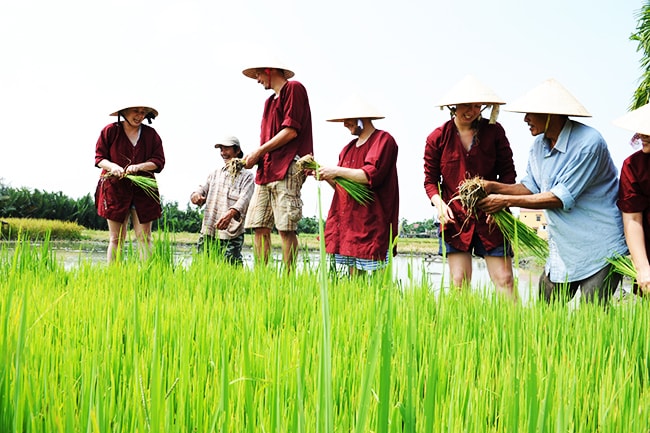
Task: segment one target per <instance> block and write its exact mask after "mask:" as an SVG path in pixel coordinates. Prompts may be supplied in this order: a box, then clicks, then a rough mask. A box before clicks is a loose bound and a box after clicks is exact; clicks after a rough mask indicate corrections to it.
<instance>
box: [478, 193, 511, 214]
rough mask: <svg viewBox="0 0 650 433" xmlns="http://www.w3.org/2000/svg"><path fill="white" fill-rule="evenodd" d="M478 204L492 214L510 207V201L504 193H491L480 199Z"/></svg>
mask: <svg viewBox="0 0 650 433" xmlns="http://www.w3.org/2000/svg"><path fill="white" fill-rule="evenodd" d="M477 205H478V208H479V209H481V210H482V211H483V212H485V213H486V214H492V213H495V212H499V211H500V210H501V209H505V208H506V207H508V202H507V201H506V199H505V196H503V195H500V194H490V195H488V196H487V197H485V198H484V199H481V200H479V202H478V203H477Z"/></svg>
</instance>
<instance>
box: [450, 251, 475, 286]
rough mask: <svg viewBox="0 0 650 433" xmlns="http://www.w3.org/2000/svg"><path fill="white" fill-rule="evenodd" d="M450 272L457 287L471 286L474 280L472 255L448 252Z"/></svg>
mask: <svg viewBox="0 0 650 433" xmlns="http://www.w3.org/2000/svg"><path fill="white" fill-rule="evenodd" d="M447 262H448V263H449V273H450V274H451V281H452V283H453V284H454V286H455V287H458V288H463V287H465V286H469V284H470V282H471V281H472V255H471V254H470V253H449V254H447Z"/></svg>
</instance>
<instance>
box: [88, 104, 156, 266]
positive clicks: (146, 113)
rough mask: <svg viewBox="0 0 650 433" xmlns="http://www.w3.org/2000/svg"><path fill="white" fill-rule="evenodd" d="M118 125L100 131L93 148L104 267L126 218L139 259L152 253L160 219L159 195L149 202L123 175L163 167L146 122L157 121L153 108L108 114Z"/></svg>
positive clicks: (118, 244)
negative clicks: (104, 231)
mask: <svg viewBox="0 0 650 433" xmlns="http://www.w3.org/2000/svg"><path fill="white" fill-rule="evenodd" d="M111 116H117V122H114V123H111V124H109V125H107V126H106V127H104V129H103V130H102V132H101V133H100V135H99V139H98V140H97V144H96V145H95V165H96V166H97V167H99V168H101V169H102V172H101V175H100V179H99V183H98V185H97V190H96V192H95V204H96V206H97V213H98V214H99V216H101V217H104V218H106V220H107V221H108V232H109V243H108V251H107V259H108V262H109V263H110V262H112V261H113V260H114V259H115V258H116V257H117V256H118V251H119V249H120V248H121V246H122V245H123V243H124V240H125V239H126V233H127V231H128V228H129V227H128V223H129V218H130V219H131V223H132V225H133V231H134V232H135V237H136V239H137V241H138V246H139V249H140V252H141V256H142V257H146V256H147V255H148V253H149V251H150V248H151V224H152V222H153V221H154V220H156V219H158V218H160V216H161V215H162V207H161V206H160V199H159V195H158V191H157V190H156V191H155V192H154V194H153V195H155V196H157V197H158V198H154V197H152V196H151V195H150V194H149V193H148V192H146V191H145V190H143V189H142V188H141V187H139V186H137V185H135V184H134V183H133V182H131V181H130V180H128V179H126V178H125V177H124V176H125V175H127V174H133V175H139V176H147V177H152V178H153V177H154V173H160V171H161V170H162V169H163V167H164V166H165V153H164V151H163V146H162V140H161V139H160V136H159V135H158V133H157V132H156V130H155V129H153V128H152V127H150V126H147V125H144V124H143V123H142V122H143V121H144V120H145V119H146V120H147V121H148V122H149V123H151V120H152V119H154V118H156V117H157V116H158V111H157V110H156V109H154V108H151V107H148V106H142V105H128V106H126V107H125V108H122V109H120V110H117V111H115V112H113V113H111Z"/></svg>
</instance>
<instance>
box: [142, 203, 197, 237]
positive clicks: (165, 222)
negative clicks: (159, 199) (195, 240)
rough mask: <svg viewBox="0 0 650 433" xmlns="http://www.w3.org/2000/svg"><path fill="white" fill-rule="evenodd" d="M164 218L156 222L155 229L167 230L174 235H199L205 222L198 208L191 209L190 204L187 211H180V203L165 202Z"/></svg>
mask: <svg viewBox="0 0 650 433" xmlns="http://www.w3.org/2000/svg"><path fill="white" fill-rule="evenodd" d="M162 208H163V214H162V218H160V219H159V220H156V221H154V224H153V229H154V230H158V229H163V228H164V229H165V231H171V232H174V233H178V232H188V233H198V232H199V231H200V230H201V223H202V222H203V213H202V212H201V211H200V210H199V209H198V208H196V207H194V208H192V207H190V204H189V203H188V204H187V206H186V208H185V211H182V210H180V208H179V207H178V203H177V202H175V201H173V202H167V203H165V202H163V205H162Z"/></svg>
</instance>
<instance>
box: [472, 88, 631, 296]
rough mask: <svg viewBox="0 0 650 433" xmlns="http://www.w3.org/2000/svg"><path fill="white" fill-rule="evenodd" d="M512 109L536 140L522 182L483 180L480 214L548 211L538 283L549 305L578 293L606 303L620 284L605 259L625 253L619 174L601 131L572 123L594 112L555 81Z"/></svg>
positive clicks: (522, 100)
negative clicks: (618, 199) (543, 260)
mask: <svg viewBox="0 0 650 433" xmlns="http://www.w3.org/2000/svg"><path fill="white" fill-rule="evenodd" d="M506 110H507V111H513V112H517V113H525V116H524V121H525V122H526V123H527V124H528V127H529V129H530V132H531V134H532V135H533V136H535V141H534V143H533V146H532V147H531V149H530V153H529V156H528V165H527V168H526V175H525V176H524V178H523V179H521V181H520V183H517V184H514V185H504V184H501V183H497V182H487V181H486V182H484V185H483V186H484V188H485V190H486V191H487V192H488V193H492V194H490V195H488V197H487V198H485V199H483V200H482V201H481V202H479V205H480V206H481V208H482V209H483V210H484V211H486V212H488V213H493V212H496V211H498V210H500V209H502V208H504V207H505V206H517V207H523V208H528V209H544V213H545V215H546V220H547V221H548V234H549V257H548V259H547V261H546V265H545V267H544V271H543V272H542V274H541V276H540V279H539V286H538V287H539V296H540V298H541V299H544V300H545V301H546V302H551V301H552V300H562V301H568V300H570V299H572V298H573V296H574V295H575V294H576V292H577V290H578V289H580V292H581V299H582V300H584V301H585V302H600V303H605V302H607V301H608V300H609V298H610V297H611V295H612V294H613V292H614V291H615V289H616V287H617V286H618V284H619V282H620V275H618V274H616V275H610V269H611V265H610V264H609V263H608V261H607V258H609V257H613V256H615V255H616V254H626V253H627V247H626V245H625V238H624V236H623V223H622V221H621V213H620V212H619V211H618V209H617V208H616V197H617V191H618V178H617V170H616V166H615V165H614V162H613V161H612V158H611V155H610V153H609V149H608V148H607V143H606V142H605V140H604V139H603V137H602V136H601V135H600V133H599V132H598V131H596V130H595V129H594V128H591V127H589V126H587V125H584V124H582V123H579V122H576V121H574V120H572V119H570V118H569V117H570V116H576V117H590V116H591V115H590V114H589V112H588V111H587V110H586V109H585V108H584V107H583V106H582V104H580V102H578V100H577V99H576V98H575V97H574V96H573V95H571V94H570V93H569V92H568V91H567V90H566V89H565V88H564V87H563V86H562V85H561V84H560V83H558V82H557V81H556V80H553V79H551V80H547V81H544V82H543V83H542V84H540V85H539V86H537V87H535V88H534V89H533V90H531V91H530V92H528V93H527V94H526V95H524V96H523V97H521V98H520V99H519V100H517V101H515V102H513V103H511V104H508V105H507V107H506Z"/></svg>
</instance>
